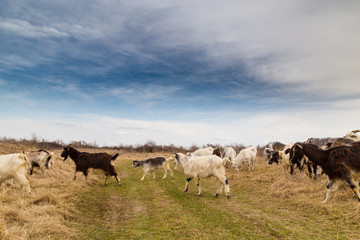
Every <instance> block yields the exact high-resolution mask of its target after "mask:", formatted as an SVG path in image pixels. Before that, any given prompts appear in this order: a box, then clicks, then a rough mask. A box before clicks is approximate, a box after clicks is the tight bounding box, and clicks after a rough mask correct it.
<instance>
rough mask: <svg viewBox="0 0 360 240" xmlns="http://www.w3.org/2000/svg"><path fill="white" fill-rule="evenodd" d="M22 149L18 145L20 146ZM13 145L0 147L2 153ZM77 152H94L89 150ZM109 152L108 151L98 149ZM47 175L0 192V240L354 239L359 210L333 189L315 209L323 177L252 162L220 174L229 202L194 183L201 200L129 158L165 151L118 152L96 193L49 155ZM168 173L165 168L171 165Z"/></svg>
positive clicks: (345, 191)
mask: <svg viewBox="0 0 360 240" xmlns="http://www.w3.org/2000/svg"><path fill="white" fill-rule="evenodd" d="M22 148H23V147H22ZM14 149H15V150H20V151H21V150H31V149H18V147H17V146H0V150H1V152H0V153H3V154H5V153H9V152H12V151H13V150H14ZM80 150H81V151H88V152H98V150H96V149H80ZM101 151H106V152H108V153H110V154H113V153H115V152H116V151H114V150H104V149H102V150H101ZM54 153H55V165H54V167H53V169H51V170H47V171H45V172H44V173H40V172H39V171H37V170H35V173H34V175H33V176H31V177H30V178H29V179H30V184H31V189H32V194H31V195H30V196H28V195H27V194H26V193H25V191H23V190H22V189H21V188H20V186H19V185H18V184H17V183H15V184H14V185H13V186H10V187H6V186H4V185H2V186H1V187H0V205H1V208H0V239H129V238H134V239H142V238H152V239H164V238H166V239H219V238H220V239H221V238H224V239H225V238H239V239H303V238H305V239H358V236H359V235H360V229H359V227H358V223H359V221H360V214H359V209H360V204H359V203H358V201H357V200H356V198H355V196H354V194H353V193H352V191H351V190H350V189H349V188H347V187H340V188H339V190H338V191H337V192H336V193H335V194H333V195H332V196H331V199H330V201H329V202H328V203H327V204H325V205H324V204H321V200H322V199H323V197H324V194H325V186H326V182H327V179H326V177H325V176H321V177H319V179H318V180H317V181H314V180H311V179H309V178H308V177H307V176H304V175H302V174H297V175H296V176H293V177H291V178H288V179H287V178H285V176H284V174H283V173H282V169H281V167H280V166H276V165H273V166H269V165H267V164H266V162H264V160H263V158H258V159H257V165H256V166H255V170H254V171H252V172H248V171H247V167H245V166H244V167H243V168H242V169H240V172H235V171H233V170H228V173H227V174H228V179H229V182H230V188H231V199H230V200H228V199H226V198H225V197H224V196H221V197H220V198H214V197H213V195H214V194H215V189H216V187H217V186H216V185H214V182H215V180H214V179H205V180H203V181H202V185H203V192H204V193H203V196H201V197H198V196H196V193H197V189H196V186H195V184H194V183H191V185H190V191H189V193H186V194H185V193H183V188H184V186H185V179H186V178H185V176H184V175H183V173H182V172H181V170H176V171H174V173H175V178H174V179H170V177H169V179H166V180H164V181H163V180H161V179H160V178H161V177H160V176H161V174H160V173H157V177H158V178H157V179H155V180H152V179H151V176H147V178H146V179H145V181H143V182H140V181H139V179H140V177H141V175H142V171H141V170H140V169H138V168H137V169H133V168H131V161H132V160H133V159H145V158H147V157H153V156H156V155H165V156H168V157H169V156H171V154H169V153H149V154H143V153H131V154H130V153H125V152H121V153H120V157H119V158H118V159H117V160H116V161H115V166H116V167H117V169H118V173H119V175H120V177H121V180H122V186H121V187H118V186H116V181H115V180H114V179H110V180H109V185H108V186H106V187H103V186H102V185H103V181H104V179H103V178H102V176H101V175H100V174H98V173H96V172H95V171H94V172H92V173H91V174H89V177H88V181H87V182H85V180H84V177H83V176H82V175H81V174H80V173H79V174H78V179H77V180H76V181H73V180H72V178H73V173H74V164H73V162H72V161H71V160H70V161H69V160H67V161H66V162H63V161H62V160H61V159H60V151H59V150H57V151H54ZM172 167H173V165H172Z"/></svg>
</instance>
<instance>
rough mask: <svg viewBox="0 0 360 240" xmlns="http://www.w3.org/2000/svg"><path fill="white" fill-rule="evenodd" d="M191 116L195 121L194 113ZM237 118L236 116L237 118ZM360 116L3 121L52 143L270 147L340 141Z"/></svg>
mask: <svg viewBox="0 0 360 240" xmlns="http://www.w3.org/2000/svg"><path fill="white" fill-rule="evenodd" d="M189 116H190V117H191V116H193V114H192V113H189ZM234 116H235V117H234ZM359 118H360V112H353V111H352V110H351V109H350V110H349V109H334V110H332V111H323V110H303V111H299V110H296V109H294V110H289V111H288V112H287V113H280V112H271V113H262V114H258V113H247V114H246V117H245V116H244V113H236V112H232V113H231V112H230V113H222V117H221V118H219V119H220V120H216V119H212V120H211V121H210V120H209V121H206V120H204V121H197V120H195V119H194V120H191V118H189V119H190V121H188V122H176V121H145V120H136V119H122V118H114V117H109V116H99V115H94V114H85V115H70V116H68V118H66V119H62V120H56V119H55V120H53V119H44V118H43V119H29V118H24V119H2V120H0V131H1V132H2V136H10V137H15V138H30V136H31V135H32V134H33V133H35V134H37V135H38V136H39V137H40V138H45V139H47V140H63V141H65V142H71V141H78V140H85V141H86V142H89V143H92V142H96V143H98V144H100V145H107V146H109V145H119V144H121V143H122V144H143V143H145V142H147V141H148V140H154V141H155V142H156V143H158V144H175V145H182V146H191V145H193V144H197V145H203V144H208V143H213V144H221V145H226V144H233V143H239V144H245V145H265V144H267V143H268V142H270V141H280V142H283V143H289V142H296V141H305V140H306V139H307V138H309V137H341V136H343V135H344V134H345V133H346V132H348V131H351V130H353V129H358V128H359V123H358V119H359Z"/></svg>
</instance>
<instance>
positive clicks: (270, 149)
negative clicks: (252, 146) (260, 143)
mask: <svg viewBox="0 0 360 240" xmlns="http://www.w3.org/2000/svg"><path fill="white" fill-rule="evenodd" d="M273 153H274V148H273V143H269V146H268V147H265V149H264V157H265V161H269V159H270V158H271V156H272V154H273Z"/></svg>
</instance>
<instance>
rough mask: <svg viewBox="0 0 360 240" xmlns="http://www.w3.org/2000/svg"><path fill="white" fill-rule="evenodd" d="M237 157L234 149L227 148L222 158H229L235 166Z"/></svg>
mask: <svg viewBox="0 0 360 240" xmlns="http://www.w3.org/2000/svg"><path fill="white" fill-rule="evenodd" d="M235 157H236V151H235V150H234V149H233V148H232V147H226V148H225V149H224V152H223V155H222V158H228V159H230V161H231V164H233V162H234V160H235Z"/></svg>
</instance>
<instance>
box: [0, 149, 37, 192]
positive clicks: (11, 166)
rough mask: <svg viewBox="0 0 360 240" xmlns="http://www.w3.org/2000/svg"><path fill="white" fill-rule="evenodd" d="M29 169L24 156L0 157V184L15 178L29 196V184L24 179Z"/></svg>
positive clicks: (8, 155) (18, 154)
mask: <svg viewBox="0 0 360 240" xmlns="http://www.w3.org/2000/svg"><path fill="white" fill-rule="evenodd" d="M29 169H30V163H29V161H27V159H26V157H25V155H24V154H21V153H16V154H7V155H0V183H2V182H4V181H6V180H8V179H12V178H15V179H16V180H18V181H19V183H20V184H21V185H22V186H23V187H24V188H26V190H27V192H28V193H29V194H30V193H31V190H30V183H29V181H28V180H27V179H26V177H25V176H26V175H27V173H28V172H29Z"/></svg>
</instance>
